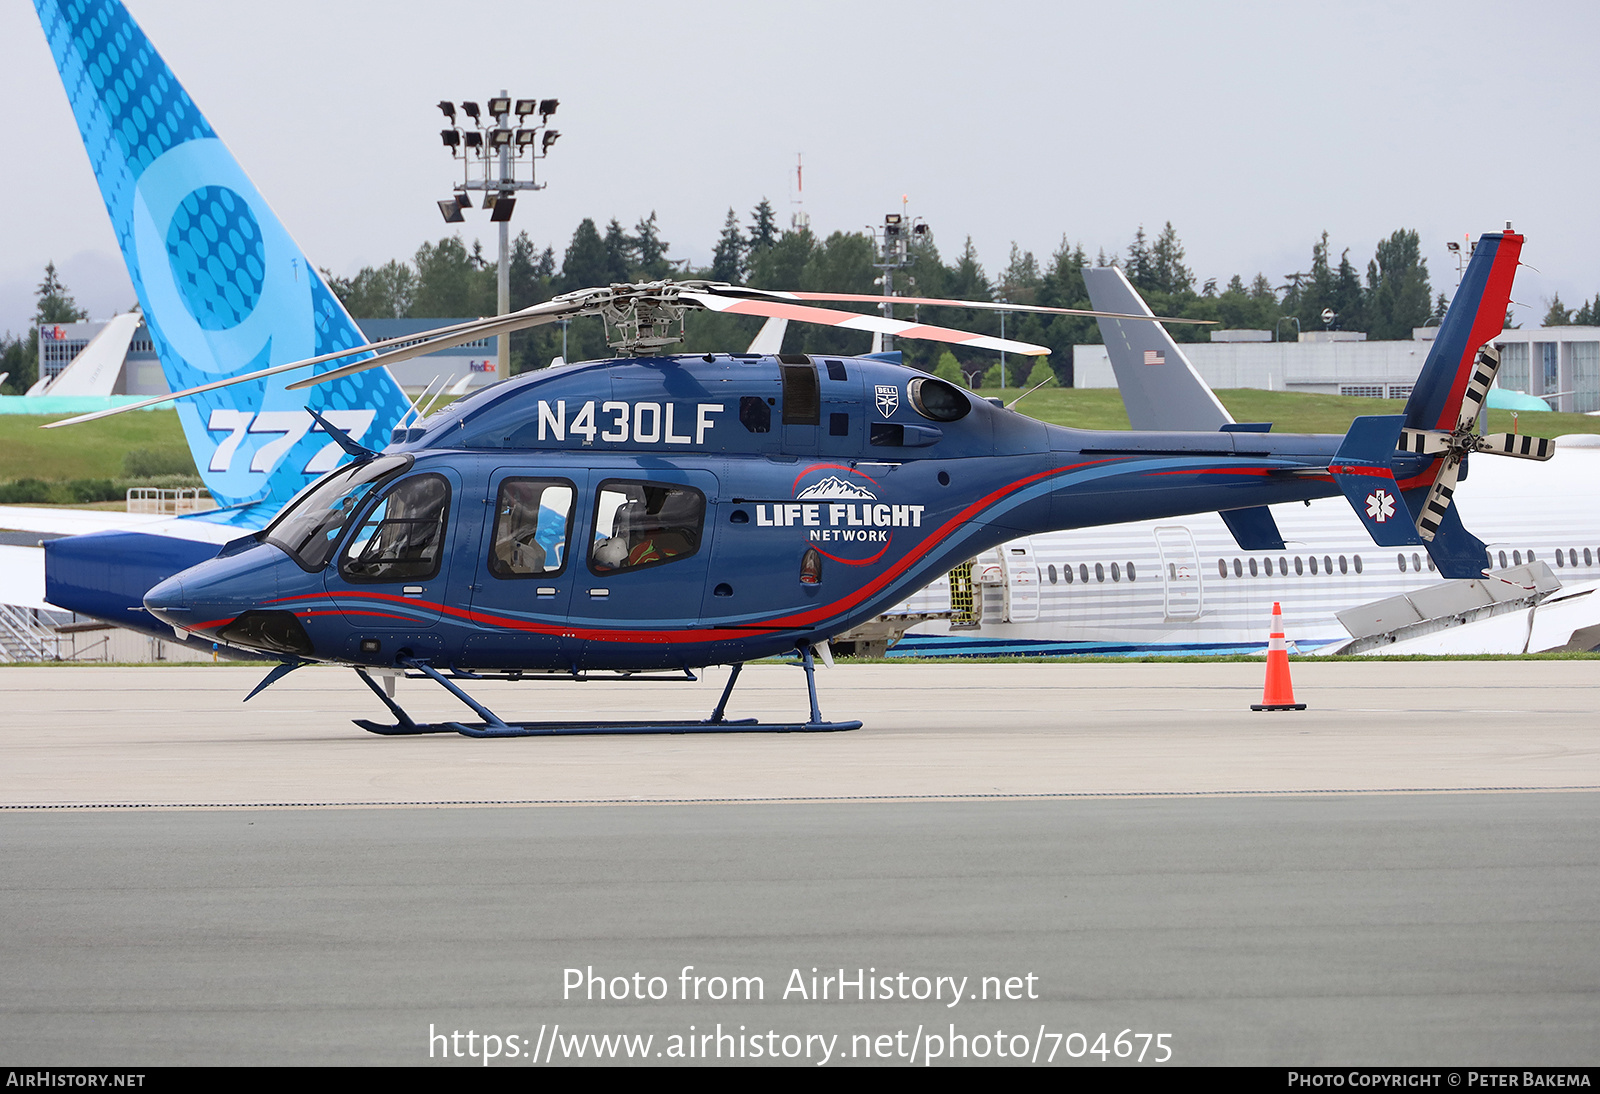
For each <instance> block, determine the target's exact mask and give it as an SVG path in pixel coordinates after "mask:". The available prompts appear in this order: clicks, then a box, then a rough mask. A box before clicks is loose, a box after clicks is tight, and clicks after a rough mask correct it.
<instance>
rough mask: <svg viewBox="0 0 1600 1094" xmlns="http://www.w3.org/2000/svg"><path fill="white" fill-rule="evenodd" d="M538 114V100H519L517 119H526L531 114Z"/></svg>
mask: <svg viewBox="0 0 1600 1094" xmlns="http://www.w3.org/2000/svg"><path fill="white" fill-rule="evenodd" d="M538 112H539V100H538V99H518V100H517V109H516V111H515V113H516V115H517V117H519V118H526V117H527V116H528V115H529V114H537V113H538Z"/></svg>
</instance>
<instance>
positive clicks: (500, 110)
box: [489, 98, 511, 118]
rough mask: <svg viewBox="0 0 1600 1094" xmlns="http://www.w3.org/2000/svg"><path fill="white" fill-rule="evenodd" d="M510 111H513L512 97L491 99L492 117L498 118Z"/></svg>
mask: <svg viewBox="0 0 1600 1094" xmlns="http://www.w3.org/2000/svg"><path fill="white" fill-rule="evenodd" d="M509 113H511V100H510V99H505V98H494V99H490V100H489V116H490V117H491V118H498V117H499V116H500V115H502V114H509Z"/></svg>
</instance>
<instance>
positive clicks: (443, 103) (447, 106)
mask: <svg viewBox="0 0 1600 1094" xmlns="http://www.w3.org/2000/svg"><path fill="white" fill-rule="evenodd" d="M439 109H440V110H441V111H443V112H444V116H445V117H447V118H449V119H450V124H451V125H455V124H456V104H455V103H453V102H451V101H450V100H449V99H440V100H439Z"/></svg>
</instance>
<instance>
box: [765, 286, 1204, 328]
mask: <svg viewBox="0 0 1600 1094" xmlns="http://www.w3.org/2000/svg"><path fill="white" fill-rule="evenodd" d="M784 295H785V296H792V297H794V298H795V299H796V300H834V301H839V302H841V303H844V302H849V301H855V302H858V303H862V304H882V303H885V302H888V303H891V304H919V305H921V306H923V307H939V308H981V309H983V310H985V311H1021V312H1033V313H1036V314H1039V315H1084V316H1088V317H1090V318H1092V319H1137V320H1140V321H1142V322H1145V323H1193V324H1197V325H1206V326H1215V325H1216V323H1217V321H1216V320H1215V319H1181V318H1179V317H1177V316H1174V315H1128V314H1127V313H1125V312H1116V311H1088V310H1085V309H1083V308H1047V307H1044V306H1043V305H1040V304H1001V303H996V302H995V301H991V300H940V299H938V298H937V297H932V296H868V295H866V294H865V293H845V292H796V293H785V294H784Z"/></svg>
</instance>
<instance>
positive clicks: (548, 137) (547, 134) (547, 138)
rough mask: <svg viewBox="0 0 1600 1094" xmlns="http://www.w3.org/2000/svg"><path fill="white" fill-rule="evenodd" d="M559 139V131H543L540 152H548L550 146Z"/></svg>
mask: <svg viewBox="0 0 1600 1094" xmlns="http://www.w3.org/2000/svg"><path fill="white" fill-rule="evenodd" d="M560 137H561V132H560V131H559V130H556V129H546V130H545V131H544V143H543V144H542V145H541V146H540V150H541V151H544V152H548V151H550V146H551V145H552V144H554V143H556V141H557V140H559V139H560Z"/></svg>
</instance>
